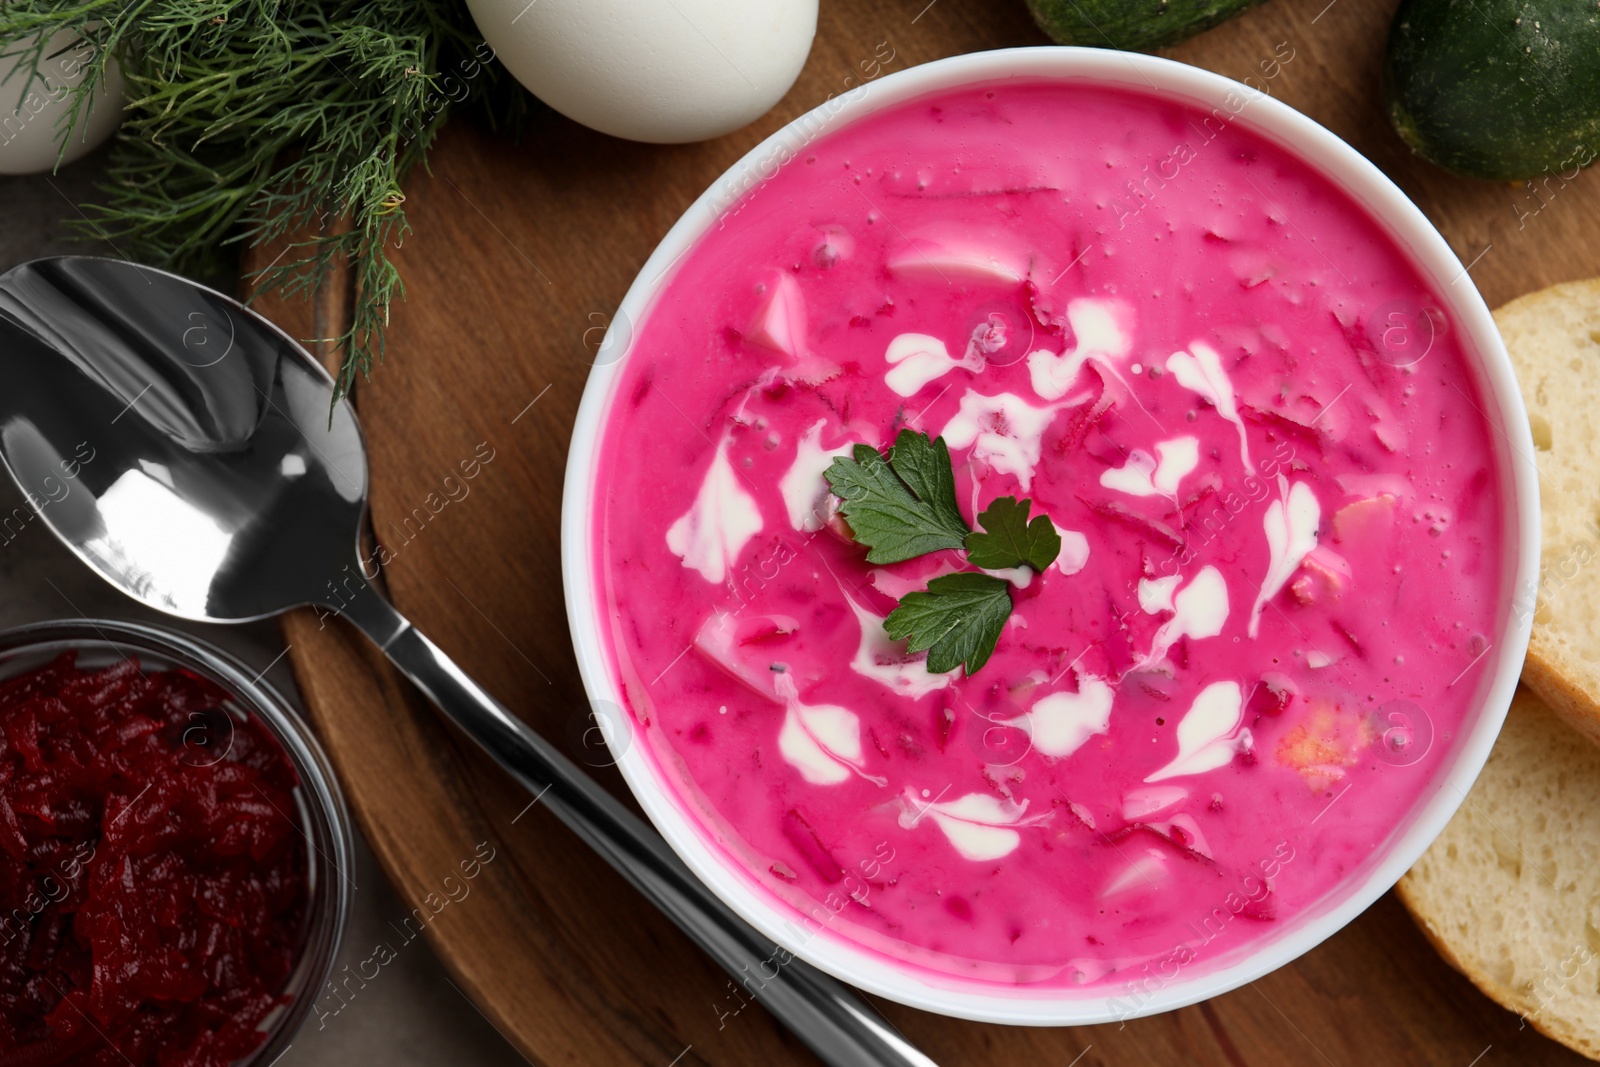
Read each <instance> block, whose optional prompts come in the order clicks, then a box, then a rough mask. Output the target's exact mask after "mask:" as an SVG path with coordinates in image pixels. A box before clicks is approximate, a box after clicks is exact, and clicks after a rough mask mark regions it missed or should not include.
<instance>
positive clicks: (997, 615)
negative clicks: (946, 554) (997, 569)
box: [883, 572, 1011, 678]
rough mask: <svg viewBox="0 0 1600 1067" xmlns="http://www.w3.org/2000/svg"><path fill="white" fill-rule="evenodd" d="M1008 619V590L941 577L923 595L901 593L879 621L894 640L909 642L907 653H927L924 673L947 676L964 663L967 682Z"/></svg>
mask: <svg viewBox="0 0 1600 1067" xmlns="http://www.w3.org/2000/svg"><path fill="white" fill-rule="evenodd" d="M1010 617H1011V587H1010V583H1008V582H1006V581H1005V580H1004V579H1001V578H995V577H992V576H990V575H987V574H973V573H970V572H963V573H959V574H946V575H944V576H942V577H939V578H935V579H933V580H932V581H931V582H929V583H928V590H927V592H921V593H907V594H906V595H905V596H904V597H903V598H901V600H900V606H899V607H897V608H895V609H894V610H893V611H891V612H890V613H889V617H888V618H887V619H885V620H883V623H884V629H885V630H886V631H887V632H888V634H889V636H890V637H891V638H893V639H894V640H896V641H901V640H905V639H907V638H909V639H910V640H909V643H908V644H907V646H906V648H907V651H910V652H922V651H924V650H926V651H927V653H928V670H930V671H933V672H934V673H936V674H939V673H943V672H945V671H953V670H955V669H956V665H957V664H960V663H965V664H966V668H967V677H969V678H970V677H972V675H973V674H974V673H976V672H977V670H978V668H980V667H982V666H983V665H984V664H985V663H987V662H989V656H990V655H991V654H993V652H994V646H995V645H996V644H997V643H998V642H999V640H1000V632H1001V631H1002V630H1004V629H1005V625H1006V619H1008V618H1010Z"/></svg>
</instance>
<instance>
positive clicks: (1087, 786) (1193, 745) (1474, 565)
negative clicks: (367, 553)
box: [592, 82, 1508, 994]
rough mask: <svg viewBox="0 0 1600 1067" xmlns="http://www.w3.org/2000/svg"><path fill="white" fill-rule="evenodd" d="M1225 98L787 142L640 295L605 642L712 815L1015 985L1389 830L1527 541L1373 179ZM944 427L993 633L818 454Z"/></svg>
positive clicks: (916, 120)
mask: <svg viewBox="0 0 1600 1067" xmlns="http://www.w3.org/2000/svg"><path fill="white" fill-rule="evenodd" d="M1247 119H1248V114H1247V113H1246V114H1245V115H1243V116H1240V117H1238V118H1234V117H1233V116H1231V115H1229V114H1227V113H1226V112H1223V111H1217V112H1214V113H1206V112H1203V111H1200V110H1197V109H1195V108H1192V107H1190V106H1187V105H1184V104H1181V103H1175V102H1172V101H1167V100H1161V99H1157V98H1155V97H1151V96H1146V95H1141V94H1138V93H1134V92H1128V91H1123V90H1119V89H1111V88H1105V87H1094V86H1086V85H1081V84H1062V83H1045V82H1020V83H1018V82H1008V83H1005V84H994V85H990V86H979V87H976V88H967V89H962V90H959V91H953V92H948V93H943V94H937V95H934V96H932V97H927V98H923V99H919V100H917V101H914V102H912V103H908V104H905V105H901V106H897V107H895V108H892V109H888V110H885V111H883V112H880V113H878V114H874V115H871V116H869V117H867V118H865V119H862V120H860V121H857V122H855V123H853V124H850V125H847V126H843V127H841V128H839V129H836V130H831V131H827V132H825V134H824V135H823V136H821V137H819V138H817V139H815V140H813V141H812V142H811V143H810V144H808V145H806V146H805V147H803V148H801V149H799V150H798V151H797V152H796V154H795V155H794V158H793V159H791V160H787V161H785V162H784V165H783V166H782V167H780V168H778V169H777V170H776V173H775V174H772V176H771V177H770V180H765V181H764V182H761V183H760V184H759V185H757V186H756V187H754V188H752V189H750V190H749V191H748V193H747V195H745V196H744V197H743V198H742V199H740V200H738V201H737V202H736V203H734V204H732V206H731V207H730V208H728V209H727V210H725V212H724V214H723V215H722V217H721V218H720V219H719V220H718V223H717V224H716V225H714V226H712V227H711V228H710V229H709V230H708V232H707V233H706V234H705V235H704V236H703V237H702V238H700V239H699V241H698V242H697V243H696V244H695V245H694V246H693V247H692V248H691V249H690V251H689V252H688V253H687V254H686V255H684V256H683V257H682V258H681V260H680V261H679V262H677V263H676V264H675V265H674V266H673V268H672V273H671V275H670V277H669V279H668V280H667V281H666V283H665V284H664V285H663V287H662V288H661V290H660V293H659V296H658V297H657V299H656V301H655V303H654V305H653V306H652V308H651V309H650V311H649V313H648V315H647V317H646V318H645V320H644V321H643V322H640V323H638V324H637V327H636V330H635V335H634V341H633V345H632V348H631V350H630V354H629V356H628V359H627V361H626V364H625V366H624V367H623V368H621V371H620V374H619V377H618V380H617V382H616V383H615V386H614V390H613V393H612V395H611V397H610V399H609V401H608V405H609V410H608V414H607V417H606V422H605V429H604V433H603V439H602V445H601V455H600V459H599V466H598V472H597V477H596V486H597V491H596V495H595V498H594V503H593V507H594V509H595V511H594V518H595V523H594V529H595V531H596V534H595V540H594V544H593V548H592V550H593V553H594V561H595V567H596V573H597V575H598V578H597V581H598V583H599V586H598V589H597V595H598V596H599V598H600V602H601V617H602V618H605V619H607V620H608V625H609V627H610V633H609V641H610V650H609V651H610V656H611V666H612V670H613V672H614V677H615V680H616V682H617V685H618V689H619V691H620V692H621V693H622V694H623V695H624V698H625V701H626V704H627V712H628V714H629V715H630V716H631V725H632V731H631V734H632V737H631V743H633V744H641V745H644V746H646V751H647V753H648V754H649V756H650V757H651V758H652V759H653V760H654V761H655V762H656V764H657V765H658V766H659V768H660V771H661V774H662V776H663V777H664V778H665V779H666V780H667V781H668V782H670V783H672V784H673V786H674V787H675V788H676V789H677V791H678V794H679V797H678V799H679V801H680V803H681V804H682V806H683V807H684V808H685V809H686V810H688V811H689V812H690V813H692V815H693V817H695V818H696V819H697V820H698V822H699V824H700V826H701V828H702V830H703V833H704V834H705V835H706V837H707V839H708V840H710V841H713V842H715V843H716V844H717V846H718V847H720V848H721V849H723V850H724V851H725V853H726V854H727V856H728V857H729V860H730V862H731V863H732V864H733V865H734V866H735V867H736V868H737V869H740V870H742V871H744V872H745V873H746V875H747V876H748V878H749V880H750V881H751V882H752V883H754V884H756V885H759V886H760V887H761V888H762V889H763V890H765V891H766V892H767V893H769V894H770V895H771V896H772V897H774V898H777V899H778V900H779V901H781V902H783V903H784V905H786V907H787V908H788V909H789V910H791V911H792V913H793V925H794V927H795V931H794V932H795V940H798V941H804V940H807V939H808V938H809V937H811V936H815V935H817V934H818V933H820V932H822V931H824V930H825V931H827V935H828V936H830V937H837V938H844V939H847V940H848V941H851V942H853V943H855V944H857V945H859V946H861V947H863V948H865V949H867V950H869V951H870V952H873V953H879V954H882V955H884V956H887V957H889V958H891V959H892V960H894V961H895V962H896V964H897V965H899V966H902V967H911V968H914V969H916V970H917V971H918V972H919V973H920V974H921V975H922V976H923V977H924V979H925V980H929V981H938V980H939V979H938V976H939V975H947V976H954V977H958V978H960V979H962V980H964V981H967V982H972V981H977V982H980V983H993V984H994V985H995V986H996V987H997V988H999V987H1004V988H1015V987H1018V986H1024V987H1028V988H1031V989H1041V990H1043V989H1054V988H1062V987H1073V986H1092V987H1094V988H1097V989H1100V990H1102V991H1105V992H1107V993H1112V994H1114V993H1116V992H1117V991H1118V990H1119V989H1120V990H1124V991H1127V992H1129V993H1134V994H1137V993H1138V992H1139V991H1145V992H1148V991H1149V990H1151V989H1152V988H1155V987H1158V986H1159V985H1160V984H1162V983H1163V982H1165V981H1168V980H1171V979H1172V978H1173V977H1174V976H1176V975H1177V974H1178V973H1179V972H1180V971H1181V972H1183V973H1185V974H1186V975H1187V974H1189V973H1193V971H1195V970H1198V969H1203V968H1210V967H1214V966H1217V965H1219V964H1220V963H1221V962H1225V961H1227V960H1229V959H1234V958H1237V957H1238V956H1239V955H1240V954H1241V953H1244V952H1247V951H1249V950H1251V949H1253V948H1258V947H1259V946H1260V944H1261V942H1262V941H1263V940H1264V939H1268V938H1272V937H1275V936H1278V935H1280V934H1281V933H1282V932H1283V931H1284V930H1285V929H1287V928H1288V927H1289V926H1290V925H1292V924H1293V923H1294V921H1295V920H1296V919H1297V918H1299V917H1302V916H1304V915H1306V914H1308V913H1309V912H1311V911H1312V910H1314V909H1316V908H1317V907H1318V906H1319V905H1325V904H1326V903H1327V902H1329V901H1330V900H1333V899H1335V898H1336V897H1337V893H1338V890H1339V889H1340V887H1341V885H1345V884H1348V882H1349V880H1350V879H1351V877H1352V876H1353V875H1355V874H1356V873H1358V872H1359V871H1360V870H1361V869H1362V868H1363V867H1364V865H1365V864H1367V863H1368V862H1369V861H1371V859H1372V858H1373V857H1374V855H1375V853H1376V851H1377V850H1378V849H1379V848H1380V846H1381V845H1382V843H1383V842H1384V841H1385V840H1386V839H1387V838H1388V837H1390V835H1391V834H1393V833H1395V832H1396V830H1397V828H1399V827H1401V826H1402V825H1403V824H1404V823H1405V821H1406V819H1407V817H1408V814H1409V813H1410V812H1411V811H1412V810H1413V809H1414V808H1415V807H1416V805H1418V803H1419V802H1420V801H1421V800H1422V799H1423V798H1424V796H1425V795H1426V794H1428V793H1429V792H1430V791H1431V789H1433V788H1437V787H1438V784H1437V782H1436V781H1435V779H1436V778H1437V774H1436V771H1437V769H1438V768H1439V767H1440V765H1441V764H1442V763H1444V762H1445V761H1446V760H1447V759H1448V758H1449V755H1450V753H1451V751H1452V746H1453V743H1454V740H1455V739H1456V738H1457V737H1458V735H1459V734H1460V732H1461V731H1462V730H1463V729H1464V727H1465V726H1466V725H1468V723H1467V720H1468V717H1469V716H1470V715H1472V714H1473V713H1474V709H1475V702H1476V699H1477V694H1478V693H1479V691H1480V685H1481V683H1484V682H1485V675H1486V674H1487V672H1488V664H1487V661H1486V659H1485V652H1486V650H1487V649H1488V648H1489V647H1490V645H1491V643H1492V642H1493V640H1494V639H1495V637H1496V625H1497V623H1496V619H1497V604H1498V602H1499V598H1500V595H1501V590H1502V588H1503V587H1504V581H1505V573H1506V567H1507V563H1506V559H1505V551H1504V549H1505V533H1504V530H1503V527H1502V509H1503V507H1504V505H1505V496H1506V494H1507V493H1508V489H1507V488H1506V487H1505V486H1504V485H1502V475H1501V474H1500V473H1499V470H1500V468H1499V467H1498V465H1497V463H1496V461H1495V458H1494V455H1493V453H1492V449H1491V435H1492V430H1491V428H1490V425H1489V423H1488V421H1487V419H1486V417H1485V416H1484V414H1483V411H1484V410H1485V409H1486V408H1487V407H1488V405H1487V403H1486V402H1485V400H1484V398H1483V397H1482V396H1481V395H1480V390H1479V389H1478V388H1477V387H1476V386H1475V384H1474V380H1475V375H1474V373H1473V372H1472V370H1471V369H1470V367H1469V364H1468V361H1467V357H1466V355H1465V354H1464V352H1463V349H1462V343H1461V341H1460V340H1459V338H1458V336H1457V331H1456V330H1455V328H1454V324H1453V323H1451V322H1450V321H1449V319H1448V318H1447V316H1446V315H1445V314H1444V313H1443V312H1442V311H1440V310H1439V308H1440V305H1441V300H1440V298H1439V294H1438V293H1437V292H1435V291H1434V290H1433V289H1431V288H1430V286H1429V284H1428V282H1426V281H1425V280H1424V278H1423V276H1422V274H1421V273H1420V272H1419V271H1418V269H1417V268H1416V267H1415V266H1414V264H1413V262H1412V260H1411V259H1410V257H1409V256H1408V255H1407V254H1406V252H1405V251H1404V250H1403V249H1402V248H1401V247H1400V246H1398V245H1397V243H1396V242H1395V240H1394V239H1393V238H1392V237H1391V236H1390V235H1389V233H1388V232H1387V231H1386V230H1385V229H1384V228H1383V226H1381V225H1380V224H1379V223H1378V222H1377V221H1375V220H1374V219H1373V217H1372V216H1371V215H1370V214H1369V213H1368V212H1367V211H1366V210H1365V209H1364V208H1363V207H1362V206H1361V205H1360V204H1358V203H1357V202H1355V201H1354V200H1352V198H1351V197H1350V196H1348V195H1347V194H1345V193H1343V192H1342V191H1340V190H1339V189H1338V188H1336V187H1335V186H1334V185H1333V184H1331V183H1330V182H1329V181H1328V180H1327V179H1325V178H1324V177H1322V176H1320V175H1319V174H1318V172H1317V171H1315V170H1314V169H1313V168H1312V167H1310V166H1309V165H1307V164H1306V163H1305V162H1303V161H1302V160H1300V159H1298V158H1296V157H1295V156H1294V155H1293V154H1291V153H1290V152H1288V151H1286V150H1284V149H1283V148H1280V147H1278V146H1276V145H1275V144H1273V143H1271V142H1269V141H1267V140H1266V139H1264V138H1263V137H1261V136H1260V135H1259V134H1256V133H1254V132H1252V131H1251V130H1250V129H1248V128H1247ZM905 429H911V430H914V431H921V432H925V433H927V434H929V435H930V436H933V437H942V438H943V440H944V441H945V443H946V444H947V446H948V448H949V451H950V454H951V457H952V463H953V468H954V477H955V484H956V493H957V497H958V499H959V502H960V507H961V510H962V512H963V515H964V517H965V518H966V519H967V521H968V523H969V524H972V523H973V522H974V520H975V518H976V516H977V514H978V513H979V512H980V511H982V510H983V509H984V508H985V507H986V506H987V505H988V503H989V502H990V501H992V500H994V499H995V498H996V497H1000V496H1006V495H1010V496H1014V497H1018V498H1024V497H1025V498H1028V499H1030V500H1031V501H1032V507H1033V514H1035V515H1038V514H1045V515H1048V516H1049V518H1050V521H1051V523H1053V525H1054V526H1055V528H1056V529H1057V530H1058V531H1059V533H1060V537H1061V551H1060V553H1059V555H1058V556H1057V558H1056V560H1055V561H1054V562H1053V563H1051V564H1050V566H1048V567H1047V568H1045V570H1044V571H1043V572H1042V573H1036V572H1034V571H1033V570H1031V568H1026V567H1024V568H1019V569H1018V570H1016V571H1013V572H1008V573H1005V574H1002V575H1000V576H1001V577H1005V578H1006V579H1007V580H1008V581H1009V582H1011V583H1012V588H1011V589H1010V593H1011V596H1012V599H1013V605H1014V606H1013V610H1012V614H1011V616H1010V618H1009V619H1008V620H1007V622H1006V624H1005V627H1004V630H1003V631H1002V633H1001V635H1000V637H999V640H998V644H997V647H996V649H995V651H994V654H993V656H992V658H991V659H990V660H989V661H988V663H987V664H985V665H984V666H983V667H981V668H980V669H979V670H978V671H976V672H975V673H974V674H973V675H972V676H971V677H967V676H966V675H965V673H964V670H963V669H962V668H959V667H958V668H957V669H955V670H952V671H949V672H946V673H942V674H941V673H932V672H930V670H929V669H928V665H927V662H926V656H925V654H915V655H914V654H909V653H908V652H907V651H906V646H905V643H903V642H895V641H892V640H890V639H889V637H888V636H887V634H886V633H885V630H884V619H885V617H886V616H887V615H888V614H889V613H890V612H891V611H892V610H893V609H894V608H895V606H896V603H897V601H898V600H899V599H900V598H902V597H904V596H906V595H907V594H908V593H910V592H913V591H915V590H920V589H923V588H924V587H925V586H926V584H927V582H928V580H929V579H930V578H932V577H935V576H938V575H942V574H946V573H950V572H954V571H962V570H970V569H972V568H971V567H970V565H969V564H968V563H967V562H966V559H965V556H964V554H963V553H962V552H959V551H941V552H938V553H935V554H932V555H927V556H923V557H921V558H917V559H912V560H909V561H906V562H901V563H895V564H891V565H884V566H874V565H872V564H870V563H868V562H867V561H866V558H865V556H866V549H865V548H863V547H862V546H861V545H859V544H857V543H855V541H853V540H852V538H851V530H850V528H849V526H848V524H846V523H845V522H844V521H842V518H841V516H840V515H839V514H838V507H839V500H838V499H837V498H836V497H834V496H833V495H832V494H831V493H830V488H829V483H828V481H827V480H826V479H825V477H824V472H825V471H826V470H827V469H828V467H829V464H830V463H832V461H833V459H834V457H836V456H840V455H848V454H849V453H850V451H851V449H852V448H853V447H854V446H855V445H857V444H866V445H870V446H872V447H874V448H878V449H885V450H886V449H887V448H888V447H889V445H890V444H891V443H892V442H893V441H894V440H895V438H896V436H897V435H898V434H899V433H900V432H901V431H902V430H905Z"/></svg>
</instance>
